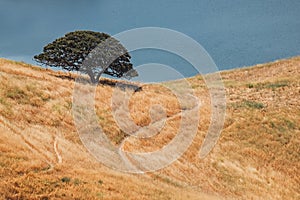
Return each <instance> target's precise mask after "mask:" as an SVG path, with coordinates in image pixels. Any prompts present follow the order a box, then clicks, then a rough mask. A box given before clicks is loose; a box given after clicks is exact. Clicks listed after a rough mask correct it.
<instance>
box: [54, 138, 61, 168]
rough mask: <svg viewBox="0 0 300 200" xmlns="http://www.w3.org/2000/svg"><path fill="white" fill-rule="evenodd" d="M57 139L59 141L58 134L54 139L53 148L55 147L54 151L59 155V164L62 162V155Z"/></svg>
mask: <svg viewBox="0 0 300 200" xmlns="http://www.w3.org/2000/svg"><path fill="white" fill-rule="evenodd" d="M57 141H58V137H57V136H56V137H55V139H54V143H53V148H54V152H55V154H56V156H57V162H58V164H61V163H62V157H61V155H60V153H59V151H58V145H57Z"/></svg>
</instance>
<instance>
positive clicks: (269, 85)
mask: <svg viewBox="0 0 300 200" xmlns="http://www.w3.org/2000/svg"><path fill="white" fill-rule="evenodd" d="M285 86H288V83H287V82H286V81H283V82H276V83H269V84H267V85H266V86H265V87H266V88H271V89H275V88H279V87H285Z"/></svg>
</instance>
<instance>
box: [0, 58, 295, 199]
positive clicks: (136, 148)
mask: <svg viewBox="0 0 300 200" xmlns="http://www.w3.org/2000/svg"><path fill="white" fill-rule="evenodd" d="M77 76H78V75H77V74H67V73H63V72H55V71H52V70H49V69H42V68H39V67H35V66H31V65H28V64H25V63H20V62H15V61H9V60H5V59H0V135H1V137H0V153H1V154H0V199H44V200H46V199H300V187H299V183H300V171H299V169H300V123H299V122H300V98H299V95H300V57H294V58H290V59H285V60H279V61H275V62H272V63H266V64H260V65H257V66H253V67H247V68H240V69H234V70H229V71H223V72H221V76H222V79H223V82H224V85H225V89H226V104H227V106H226V119H225V124H224V129H223V131H222V134H221V137H220V139H219V141H218V143H217V144H216V146H215V147H214V149H213V150H212V152H210V153H209V154H208V156H207V157H205V158H204V159H200V158H199V156H198V153H199V148H200V146H201V144H202V142H203V139H204V137H205V135H206V132H207V130H208V127H209V123H210V117H211V107H210V106H211V101H210V98H209V93H208V89H207V87H206V85H205V82H204V81H203V78H202V77H201V76H200V75H198V76H195V77H191V78H188V79H187V80H188V82H189V83H190V85H191V86H192V88H193V90H194V92H195V94H196V95H197V97H198V98H199V100H200V101H201V106H200V108H199V113H200V121H199V126H198V131H197V134H196V137H195V138H194V140H193V143H192V144H191V146H190V147H189V148H188V150H187V151H186V152H185V153H184V155H183V156H182V157H181V158H180V159H178V160H177V161H175V162H173V163H172V164H171V165H169V166H167V167H166V168H163V169H161V170H158V171H155V172H147V173H145V174H127V173H122V172H118V171H114V170H112V169H110V168H108V167H106V166H104V165H102V164H101V163H100V162H98V161H97V160H96V159H95V158H94V157H93V156H92V155H91V154H90V153H89V152H88V150H87V149H86V148H85V147H84V146H83V144H82V142H81V140H80V138H79V135H78V133H77V131H76V127H75V124H74V120H73V116H72V95H73V88H74V78H75V77H77ZM103 82H106V84H104V83H103V84H101V85H99V86H97V89H96V95H95V108H96V114H97V117H98V123H99V125H100V126H101V127H102V128H103V131H104V132H105V133H106V135H107V136H108V138H109V139H110V140H111V141H112V143H113V145H114V146H116V147H118V146H119V145H121V144H122V146H123V148H124V149H125V150H126V151H132V152H149V151H153V150H158V149H160V148H162V147H163V146H164V145H166V144H167V143H169V142H170V141H172V139H173V138H174V137H175V136H176V133H177V132H178V128H179V126H180V120H181V117H180V116H178V117H177V115H178V113H180V111H181V107H180V105H179V102H178V100H177V98H176V96H175V95H174V94H172V92H171V91H170V90H168V89H167V88H166V87H164V84H168V83H164V84H162V85H159V84H142V83H127V84H137V85H139V86H142V90H141V91H138V92H135V93H133V94H132V96H131V98H130V100H129V111H130V115H131V118H132V120H133V121H134V122H135V124H137V125H139V126H141V127H144V126H147V125H149V123H151V113H150V112H149V110H150V108H151V106H153V105H157V104H160V105H162V106H163V107H164V109H165V110H164V112H165V115H166V116H167V120H166V122H165V126H164V127H163V128H162V129H161V130H160V132H159V134H157V135H155V136H153V137H151V138H148V139H137V138H135V137H129V136H128V134H126V133H125V132H124V131H122V130H120V128H119V127H118V125H117V123H116V121H115V119H114V116H113V114H112V106H111V100H112V99H111V98H112V95H113V93H114V92H119V93H120V94H122V93H124V92H126V91H127V90H130V89H125V90H124V89H122V88H116V87H115V86H114V84H116V83H118V81H115V80H109V79H103ZM108 83H109V84H108ZM187 107H188V105H187ZM153 117H154V118H155V117H157V118H159V117H160V116H152V119H153ZM125 138H126V139H125ZM124 139H125V140H124Z"/></svg>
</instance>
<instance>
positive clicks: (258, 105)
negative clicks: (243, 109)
mask: <svg viewBox="0 0 300 200" xmlns="http://www.w3.org/2000/svg"><path fill="white" fill-rule="evenodd" d="M243 104H244V105H245V106H247V107H249V108H254V109H262V108H264V107H265V106H264V104H263V103H260V102H255V101H244V102H243Z"/></svg>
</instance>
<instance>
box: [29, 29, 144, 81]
mask: <svg viewBox="0 0 300 200" xmlns="http://www.w3.org/2000/svg"><path fill="white" fill-rule="evenodd" d="M130 58H131V56H130V55H129V53H128V52H127V50H126V49H125V47H123V45H121V44H120V42H119V41H118V40H116V39H115V38H113V37H111V36H109V35H108V34H106V33H99V32H93V31H74V32H70V33H67V34H66V35H65V36H63V37H61V38H58V39H56V40H54V41H53V42H52V43H50V44H48V45H46V46H45V47H44V49H43V52H42V53H41V54H39V55H36V56H34V60H35V61H37V62H39V63H41V64H44V65H48V66H50V67H61V68H63V69H65V70H68V71H80V72H82V73H85V74H88V75H89V77H90V79H91V82H92V83H93V84H96V83H98V82H99V79H100V77H101V75H102V74H107V75H110V76H113V77H118V78H120V77H125V78H131V77H135V76H137V75H138V73H137V72H136V70H134V69H133V68H132V64H131V63H130Z"/></svg>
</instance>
